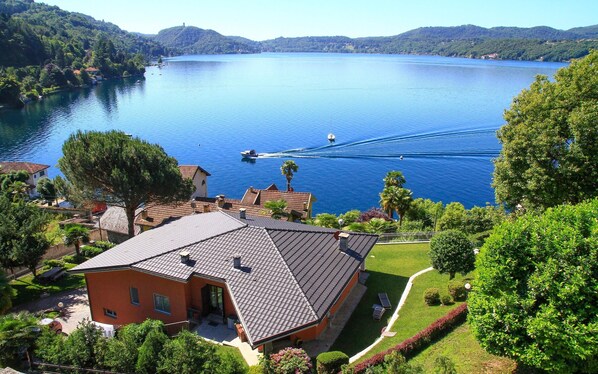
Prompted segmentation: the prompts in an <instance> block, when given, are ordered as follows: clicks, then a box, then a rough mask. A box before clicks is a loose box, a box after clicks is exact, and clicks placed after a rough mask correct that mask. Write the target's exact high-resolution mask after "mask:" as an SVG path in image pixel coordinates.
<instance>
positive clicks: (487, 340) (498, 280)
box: [468, 199, 598, 373]
mask: <svg viewBox="0 0 598 374" xmlns="http://www.w3.org/2000/svg"><path fill="white" fill-rule="evenodd" d="M596 217H598V199H593V200H591V201H588V202H586V203H582V204H579V205H576V206H570V205H563V206H559V207H556V208H551V209H548V210H547V211H546V212H545V213H544V214H543V215H541V216H538V215H535V214H534V215H532V214H526V215H524V216H522V217H519V218H518V219H517V220H515V221H513V222H509V221H507V222H504V223H503V224H501V225H500V226H499V227H498V228H495V229H494V232H493V233H492V235H490V237H489V238H488V239H486V242H485V244H484V246H483V247H482V248H481V250H480V254H479V255H478V259H477V273H478V276H477V279H476V281H475V283H474V288H473V290H474V291H475V292H472V293H471V295H470V299H469V302H468V309H469V320H470V323H471V326H472V330H473V331H474V335H475V336H476V338H477V339H478V340H479V341H480V343H481V345H482V347H484V349H486V350H487V351H488V352H490V353H493V354H496V355H501V356H507V357H511V358H513V359H514V360H516V361H518V362H522V363H524V364H527V365H529V366H534V367H538V368H540V369H543V370H546V371H548V372H555V373H596V372H598V341H597V338H598V334H597V331H598V292H596V279H597V274H598V241H597V235H596V233H598V220H596Z"/></svg>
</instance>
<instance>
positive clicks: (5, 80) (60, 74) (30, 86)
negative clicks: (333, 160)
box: [0, 0, 169, 107]
mask: <svg viewBox="0 0 598 374" xmlns="http://www.w3.org/2000/svg"><path fill="white" fill-rule="evenodd" d="M168 53H169V50H168V49H167V48H165V47H163V46H162V45H160V44H158V43H156V42H155V41H152V40H150V39H148V38H145V37H142V36H140V35H136V34H133V33H129V32H126V31H124V30H121V29H120V28H119V27H118V26H116V25H114V24H111V23H108V22H104V21H98V20H95V19H94V18H92V17H90V16H86V15H84V14H80V13H72V12H67V11H64V10H62V9H60V8H58V7H55V6H49V5H46V4H42V3H35V2H34V1H33V0H1V1H0V107H1V106H3V105H8V106H21V105H22V102H21V101H27V100H36V99H37V98H38V97H39V96H40V95H43V94H46V93H49V92H52V91H55V90H57V89H63V88H68V87H77V86H81V85H84V84H90V83H92V82H93V81H94V79H95V78H94V77H93V76H90V75H89V74H88V71H89V72H91V73H90V74H91V75H98V76H102V77H103V78H111V77H121V76H129V75H140V74H143V73H144V71H145V64H146V62H147V60H148V59H149V58H152V57H157V56H159V55H164V54H168ZM6 68H9V69H6ZM88 68H89V69H90V70H88V71H86V69H88Z"/></svg>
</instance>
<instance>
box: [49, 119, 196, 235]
mask: <svg viewBox="0 0 598 374" xmlns="http://www.w3.org/2000/svg"><path fill="white" fill-rule="evenodd" d="M62 152H63V157H62V158H61V159H60V160H59V161H58V164H59V167H60V170H61V171H62V172H63V173H64V175H65V177H66V178H67V179H68V180H69V182H71V183H72V185H73V186H74V187H75V188H76V189H78V190H83V191H92V192H100V193H101V194H102V196H104V198H105V199H106V200H107V201H109V202H111V203H113V204H116V205H119V206H122V207H123V208H124V209H125V212H126V214H127V219H128V225H129V227H128V231H129V236H130V237H132V236H133V235H134V222H133V221H134V217H135V209H137V208H138V207H139V206H141V204H146V205H149V204H152V203H161V204H166V203H176V202H179V201H185V200H188V199H189V197H190V196H191V194H192V192H193V185H192V181H191V180H189V179H183V177H182V175H181V172H180V171H179V168H178V165H177V161H176V160H175V159H174V158H172V157H169V156H168V155H167V154H166V152H164V150H163V149H162V147H160V146H159V145H157V144H150V143H148V142H146V141H143V140H141V139H139V138H131V137H130V136H128V135H127V134H125V133H124V132H121V131H108V132H98V131H88V132H83V131H77V132H76V133H74V134H72V135H71V136H70V137H69V138H68V139H67V140H66V142H65V143H64V145H63V146H62Z"/></svg>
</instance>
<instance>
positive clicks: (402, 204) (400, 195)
mask: <svg viewBox="0 0 598 374" xmlns="http://www.w3.org/2000/svg"><path fill="white" fill-rule="evenodd" d="M412 201H413V194H412V193H411V190H409V189H407V188H402V187H397V186H392V185H391V186H389V187H386V188H384V190H383V191H382V192H381V193H380V205H381V206H382V209H384V210H385V211H387V212H388V214H389V215H390V216H391V217H392V215H393V212H397V214H398V216H399V226H401V224H402V223H403V218H404V217H405V213H406V212H407V211H408V210H409V208H410V207H411V202H412Z"/></svg>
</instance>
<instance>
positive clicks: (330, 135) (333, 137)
mask: <svg viewBox="0 0 598 374" xmlns="http://www.w3.org/2000/svg"><path fill="white" fill-rule="evenodd" d="M335 140H336V136H334V134H333V133H330V134H328V141H329V142H333V141H335Z"/></svg>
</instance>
